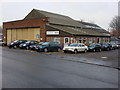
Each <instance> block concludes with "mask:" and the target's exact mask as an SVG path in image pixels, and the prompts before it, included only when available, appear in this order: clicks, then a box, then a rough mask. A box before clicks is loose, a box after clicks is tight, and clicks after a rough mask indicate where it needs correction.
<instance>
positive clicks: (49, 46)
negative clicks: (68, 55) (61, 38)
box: [35, 41, 61, 52]
mask: <svg viewBox="0 0 120 90" xmlns="http://www.w3.org/2000/svg"><path fill="white" fill-rule="evenodd" d="M35 49H36V51H44V52H48V51H60V50H61V46H60V44H59V43H58V42H52V41H51V42H44V43H43V44H42V45H37V47H36V48H35Z"/></svg>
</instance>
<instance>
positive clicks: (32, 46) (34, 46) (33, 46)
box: [30, 42, 44, 50]
mask: <svg viewBox="0 0 120 90" xmlns="http://www.w3.org/2000/svg"><path fill="white" fill-rule="evenodd" d="M43 43H44V42H39V43H37V44H34V45H30V50H35V48H36V47H37V46H38V45H42V44H43Z"/></svg>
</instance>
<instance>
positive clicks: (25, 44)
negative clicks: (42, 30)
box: [19, 41, 39, 49]
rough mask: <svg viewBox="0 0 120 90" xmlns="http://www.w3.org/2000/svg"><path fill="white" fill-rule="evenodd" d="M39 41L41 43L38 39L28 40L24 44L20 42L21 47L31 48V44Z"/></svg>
mask: <svg viewBox="0 0 120 90" xmlns="http://www.w3.org/2000/svg"><path fill="white" fill-rule="evenodd" d="M37 43H39V42H38V41H27V42H25V43H23V44H20V45H19V48H21V49H30V45H34V44H37Z"/></svg>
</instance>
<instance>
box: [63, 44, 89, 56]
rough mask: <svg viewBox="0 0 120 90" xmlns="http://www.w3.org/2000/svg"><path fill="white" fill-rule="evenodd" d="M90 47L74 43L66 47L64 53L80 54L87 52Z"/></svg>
mask: <svg viewBox="0 0 120 90" xmlns="http://www.w3.org/2000/svg"><path fill="white" fill-rule="evenodd" d="M87 50H88V47H87V46H86V45H85V44H83V43H72V44H70V45H69V46H66V47H64V48H63V51H64V53H67V52H73V53H75V54H76V53H78V52H85V53H86V52H87Z"/></svg>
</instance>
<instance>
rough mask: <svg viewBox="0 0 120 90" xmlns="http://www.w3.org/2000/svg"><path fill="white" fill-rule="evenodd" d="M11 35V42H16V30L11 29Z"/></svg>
mask: <svg viewBox="0 0 120 90" xmlns="http://www.w3.org/2000/svg"><path fill="white" fill-rule="evenodd" d="M11 34H12V36H11V38H12V41H14V40H16V39H17V37H16V29H12V30H11Z"/></svg>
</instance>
